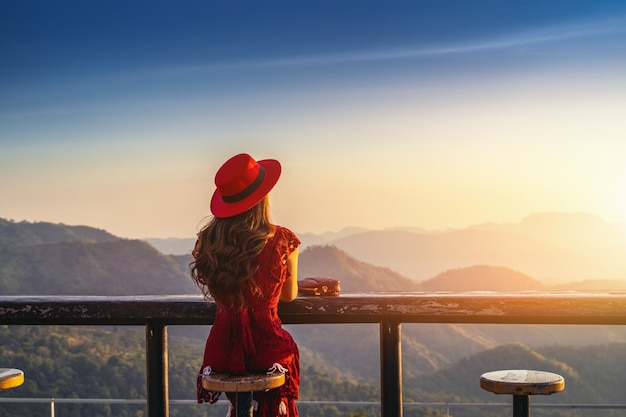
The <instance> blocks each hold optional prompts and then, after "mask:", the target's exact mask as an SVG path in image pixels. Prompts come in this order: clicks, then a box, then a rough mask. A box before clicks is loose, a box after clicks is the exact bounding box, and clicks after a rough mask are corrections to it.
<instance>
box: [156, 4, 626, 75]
mask: <svg viewBox="0 0 626 417" xmlns="http://www.w3.org/2000/svg"><path fill="white" fill-rule="evenodd" d="M624 33H626V16H621V17H616V18H611V19H605V20H598V21H589V22H579V23H575V24H564V25H559V26H549V27H543V28H536V29H531V30H527V31H524V32H518V33H511V34H503V35H500V36H494V37H493V38H490V39H476V40H473V41H468V42H458V43H448V44H441V45H433V46H418V47H406V46H405V47H402V46H397V47H387V48H384V49H374V50H361V51H349V52H340V53H332V54H317V55H303V56H291V57H277V58H273V59H263V60H247V61H246V60H244V61H234V62H223V63H211V64H206V65H198V66H189V67H184V68H177V69H174V68H171V69H170V70H172V71H177V70H183V71H190V72H193V71H203V70H208V69H218V68H270V67H293V66H308V65H332V64H342V63H358V62H368V61H386V60H402V59H420V58H434V57H438V56H446V55H460V54H470V53H478V52H484V51H494V50H507V49H512V48H519V47H525V46H533V45H541V44H548V43H555V42H559V41H568V40H582V39H590V38H594V37H601V36H611V35H620V34H624ZM165 71H168V70H165Z"/></svg>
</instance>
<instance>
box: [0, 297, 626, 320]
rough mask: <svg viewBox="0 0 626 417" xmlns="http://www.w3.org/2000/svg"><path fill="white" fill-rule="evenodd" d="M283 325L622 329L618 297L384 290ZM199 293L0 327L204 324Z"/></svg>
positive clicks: (8, 311)
mask: <svg viewBox="0 0 626 417" xmlns="http://www.w3.org/2000/svg"><path fill="white" fill-rule="evenodd" d="M279 314H280V317H281V319H282V320H283V323H285V324H329V323H380V322H381V321H382V319H383V318H386V319H392V320H394V321H397V322H400V323H482V324H499V323H502V324H504V323H506V324H609V325H610V324H614V325H625V324H626V293H602V294H600V293H576V292H567V293H510V294H508V293H507V294H504V293H385V294H380V293H376V294H343V295H341V296H339V297H299V298H297V299H296V300H294V301H293V302H291V303H281V304H280V307H279ZM214 318H215V306H214V304H213V303H206V302H204V301H203V299H202V297H201V296H196V295H190V296H126V297H104V296H103V297H98V296H95V297H94V296H69V297H68V296H62V297H60V296H59V297H54V296H38V297H30V296H18V297H5V296H2V297H0V323H2V324H37V325H46V324H67V325H82V324H86V325H87V324H95V325H145V323H146V320H147V319H154V320H159V321H161V322H163V323H164V324H166V325H169V324H173V325H176V324H185V325H191V324H211V323H212V322H213V320H214Z"/></svg>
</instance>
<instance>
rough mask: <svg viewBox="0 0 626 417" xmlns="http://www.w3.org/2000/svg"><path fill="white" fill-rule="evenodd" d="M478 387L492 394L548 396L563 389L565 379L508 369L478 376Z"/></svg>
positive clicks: (556, 375) (550, 374) (543, 373)
mask: <svg viewBox="0 0 626 417" xmlns="http://www.w3.org/2000/svg"><path fill="white" fill-rule="evenodd" d="M480 387H481V388H482V389H484V390H486V391H490V392H493V393H494V394H512V395H549V394H553V393H555V392H560V391H563V390H564V389H565V379H563V377H562V376H561V375H558V374H554V373H552V372H544V371H533V370H525V369H510V370H503V371H493V372H487V373H484V374H482V375H481V376H480Z"/></svg>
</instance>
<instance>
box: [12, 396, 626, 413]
mask: <svg viewBox="0 0 626 417" xmlns="http://www.w3.org/2000/svg"><path fill="white" fill-rule="evenodd" d="M51 402H52V403H56V404H128V405H133V404H144V405H145V404H146V400H145V399H143V400H142V399H121V398H7V397H3V398H0V403H47V404H49V403H51ZM297 403H298V405H307V406H316V405H317V406H321V405H337V406H352V407H359V406H370V407H380V401H307V400H299V401H298V402H297ZM170 404H178V405H194V404H198V401H196V400H175V399H170ZM217 404H224V405H227V404H230V402H229V401H228V400H219V401H217ZM402 405H403V407H411V408H424V407H450V408H491V407H495V408H510V407H511V403H510V402H502V403H453V402H451V403H448V402H405V403H403V404H402ZM533 408H561V409H576V408H580V409H616V410H617V409H626V404H536V403H534V404H533Z"/></svg>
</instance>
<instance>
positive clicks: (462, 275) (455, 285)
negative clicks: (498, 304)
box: [420, 265, 552, 292]
mask: <svg viewBox="0 0 626 417" xmlns="http://www.w3.org/2000/svg"><path fill="white" fill-rule="evenodd" d="M420 289H421V290H423V291H499V292H516V291H546V290H550V289H552V288H551V287H550V286H547V285H545V284H542V283H541V282H539V281H537V280H536V279H533V278H531V277H529V276H528V275H526V274H523V273H521V272H518V271H514V270H512V269H511V268H506V267H503V266H493V265H475V266H471V267H467V268H457V269H451V270H448V271H445V272H442V273H441V274H438V275H437V276H435V277H434V278H431V279H429V280H426V281H424V282H422V283H421V285H420Z"/></svg>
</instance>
